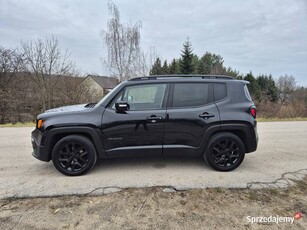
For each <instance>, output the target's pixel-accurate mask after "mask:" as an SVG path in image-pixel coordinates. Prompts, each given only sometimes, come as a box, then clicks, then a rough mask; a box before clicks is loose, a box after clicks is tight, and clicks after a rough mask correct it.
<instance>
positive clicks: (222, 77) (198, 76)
mask: <svg viewBox="0 0 307 230" xmlns="http://www.w3.org/2000/svg"><path fill="white" fill-rule="evenodd" d="M163 78H202V79H232V80H233V79H234V78H233V77H229V76H224V75H197V74H196V75H192V74H191V75H187V74H184V75H183V74H177V75H176V74H174V75H151V76H144V77H135V78H131V79H129V81H138V80H156V79H163Z"/></svg>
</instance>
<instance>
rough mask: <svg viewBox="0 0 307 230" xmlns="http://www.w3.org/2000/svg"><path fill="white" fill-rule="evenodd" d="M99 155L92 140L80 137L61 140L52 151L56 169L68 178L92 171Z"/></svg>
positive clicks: (74, 136)
mask: <svg viewBox="0 0 307 230" xmlns="http://www.w3.org/2000/svg"><path fill="white" fill-rule="evenodd" d="M96 161H97V153H96V150H95V147H94V145H93V143H92V142H91V140H89V139H88V138H86V137H84V136H80V135H70V136H66V137H64V138H62V139H60V140H59V141H58V142H57V143H56V144H55V146H54V148H53V151H52V162H53V165H54V167H55V168H56V169H57V170H58V171H59V172H61V173H63V174H64V175H67V176H80V175H83V174H85V173H87V172H88V171H89V170H91V169H92V168H93V167H94V165H95V164H96Z"/></svg>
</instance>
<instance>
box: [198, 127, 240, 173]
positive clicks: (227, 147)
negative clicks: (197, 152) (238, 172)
mask: <svg viewBox="0 0 307 230" xmlns="http://www.w3.org/2000/svg"><path fill="white" fill-rule="evenodd" d="M244 157H245V146H244V144H243V142H242V140H241V139H240V138H239V137H238V136H236V135H234V134H232V133H226V132H225V133H218V134H215V135H213V136H212V137H211V138H210V140H209V142H208V145H207V148H206V150H205V153H204V159H205V161H206V162H207V163H208V164H209V165H210V166H211V167H212V168H213V169H215V170H217V171H223V172H226V171H231V170H234V169H236V168H237V167H239V165H240V164H241V163H242V162H243V160H244Z"/></svg>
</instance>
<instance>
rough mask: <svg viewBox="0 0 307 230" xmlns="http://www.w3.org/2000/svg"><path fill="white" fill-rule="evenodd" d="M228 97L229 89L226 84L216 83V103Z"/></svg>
mask: <svg viewBox="0 0 307 230" xmlns="http://www.w3.org/2000/svg"><path fill="white" fill-rule="evenodd" d="M226 97H227V88H226V84H224V83H214V98H215V101H220V100H223V99H224V98H226Z"/></svg>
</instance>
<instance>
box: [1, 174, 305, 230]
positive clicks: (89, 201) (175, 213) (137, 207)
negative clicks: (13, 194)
mask: <svg viewBox="0 0 307 230" xmlns="http://www.w3.org/2000/svg"><path fill="white" fill-rule="evenodd" d="M164 191H169V192H163V188H146V189H124V190H122V191H121V192H117V193H112V194H106V195H102V196H65V197H54V198H31V199H9V200H0V210H1V212H0V229H232V228H237V229H263V228H266V229H307V197H306V194H307V178H305V179H304V180H302V181H297V182H296V183H295V185H294V186H291V187H289V188H286V189H281V188H268V189H258V190H256V189H223V188H208V189H193V190H188V191H175V190H173V189H169V190H165V188H164ZM295 212H300V214H301V215H302V217H301V219H299V220H294V223H293V224H290V223H280V224H275V223H254V224H251V223H248V222H247V216H254V217H256V216H267V217H269V216H277V215H279V216H289V217H293V215H294V213H295Z"/></svg>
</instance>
